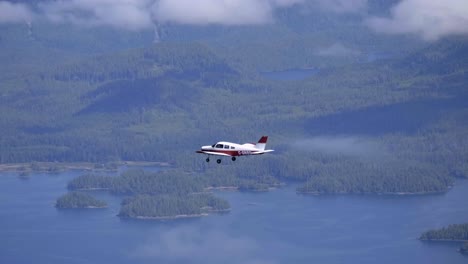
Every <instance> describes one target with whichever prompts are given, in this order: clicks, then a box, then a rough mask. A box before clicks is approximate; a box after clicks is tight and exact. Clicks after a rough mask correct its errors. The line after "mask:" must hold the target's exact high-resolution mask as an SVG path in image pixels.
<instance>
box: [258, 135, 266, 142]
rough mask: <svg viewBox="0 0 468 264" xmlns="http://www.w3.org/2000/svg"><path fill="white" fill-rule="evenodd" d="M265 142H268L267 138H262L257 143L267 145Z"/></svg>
mask: <svg viewBox="0 0 468 264" xmlns="http://www.w3.org/2000/svg"><path fill="white" fill-rule="evenodd" d="M267 140H268V136H263V137H261V138H260V140H259V141H258V143H260V144H266V143H267Z"/></svg>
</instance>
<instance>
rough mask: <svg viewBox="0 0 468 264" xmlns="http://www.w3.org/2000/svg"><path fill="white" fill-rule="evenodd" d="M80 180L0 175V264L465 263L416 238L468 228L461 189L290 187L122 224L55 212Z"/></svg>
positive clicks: (466, 191)
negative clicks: (363, 191)
mask: <svg viewBox="0 0 468 264" xmlns="http://www.w3.org/2000/svg"><path fill="white" fill-rule="evenodd" d="M78 175H80V173H79V172H67V173H62V174H59V175H47V174H36V175H32V176H30V177H29V178H28V179H21V178H19V177H18V176H17V175H16V174H1V175H0V263H28V264H30V263H48V264H53V263H220V262H222V263H228V264H229V263H454V264H456V263H467V262H468V258H467V257H465V256H463V255H461V254H459V253H458V252H456V250H457V249H458V247H459V244H457V243H425V242H421V241H418V240H417V239H416V238H417V237H418V236H419V235H420V234H421V232H423V231H425V230H427V229H430V228H437V227H441V226H445V225H448V224H452V223H462V222H467V221H468V207H467V206H466V201H467V198H468V182H467V181H460V182H458V183H457V185H456V186H455V187H454V188H453V189H452V190H451V191H450V192H448V193H447V194H444V195H427V196H412V197H395V196H367V195H348V196H341V195H337V196H303V195H297V194H296V193H295V191H294V189H295V186H292V185H290V186H287V187H285V188H282V189H279V190H276V191H272V192H268V193H243V192H218V193H217V195H219V196H221V197H224V198H226V199H227V200H229V202H230V203H231V206H232V211H231V212H230V213H228V214H224V215H212V216H209V217H204V218H199V219H185V220H176V221H166V222H162V221H136V220H121V219H120V218H118V217H116V214H117V213H118V210H119V203H120V201H121V197H115V196H111V195H109V194H107V193H106V192H93V194H94V195H95V196H97V197H98V198H100V199H104V200H106V201H107V202H108V203H109V205H110V206H109V208H107V209H92V210H91V209H90V210H57V209H56V208H54V203H55V200H56V198H57V197H59V196H60V195H62V194H64V193H66V192H67V190H66V184H67V182H68V181H69V180H70V179H72V178H73V177H76V176H78Z"/></svg>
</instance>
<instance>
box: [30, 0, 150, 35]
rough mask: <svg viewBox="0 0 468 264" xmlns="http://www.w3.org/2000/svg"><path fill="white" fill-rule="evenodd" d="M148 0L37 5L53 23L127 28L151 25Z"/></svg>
mask: <svg viewBox="0 0 468 264" xmlns="http://www.w3.org/2000/svg"><path fill="white" fill-rule="evenodd" d="M152 3H153V1H150V0H60V1H53V2H44V3H41V4H40V5H39V7H40V9H41V11H42V13H43V14H44V15H45V16H46V17H47V18H48V19H49V20H51V21H53V22H69V23H73V24H78V25H86V26H96V25H97V26H102V25H105V26H113V27H117V28H124V29H128V30H140V29H145V28H151V27H152V25H153V22H152V19H151V13H150V11H149V9H150V6H151V5H152Z"/></svg>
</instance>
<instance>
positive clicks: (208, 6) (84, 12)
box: [0, 0, 367, 30]
mask: <svg viewBox="0 0 468 264" xmlns="http://www.w3.org/2000/svg"><path fill="white" fill-rule="evenodd" d="M366 3H367V0H56V1H45V2H40V3H39V4H38V5H37V8H35V9H36V10H37V11H36V13H35V15H36V16H38V17H45V18H47V19H48V20H50V21H52V22H56V23H72V24H77V25H85V26H113V27H116V28H122V29H127V30H141V29H148V28H152V27H153V24H154V23H164V22H172V23H180V24H195V25H205V24H221V25H252V24H265V23H270V22H272V21H273V20H274V12H275V10H277V9H280V8H286V7H290V6H293V5H303V6H304V8H314V9H315V8H316V9H320V10H323V11H327V12H338V13H344V12H356V11H359V10H362V9H363V8H365V6H366ZM0 15H1V16H0V23H1V22H20V21H24V20H30V19H32V17H33V12H32V11H31V8H30V7H29V6H28V5H26V4H13V3H11V2H7V1H1V2H0Z"/></svg>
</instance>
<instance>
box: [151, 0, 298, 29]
mask: <svg viewBox="0 0 468 264" xmlns="http://www.w3.org/2000/svg"><path fill="white" fill-rule="evenodd" d="M301 2H302V0H159V1H157V2H156V4H155V5H154V6H153V12H154V17H155V18H156V19H157V20H158V21H161V22H168V21H170V22H176V23H181V24H223V25H248V24H264V23H269V22H272V21H273V12H274V10H275V9H277V8H281V7H287V6H291V5H294V4H298V3H301Z"/></svg>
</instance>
